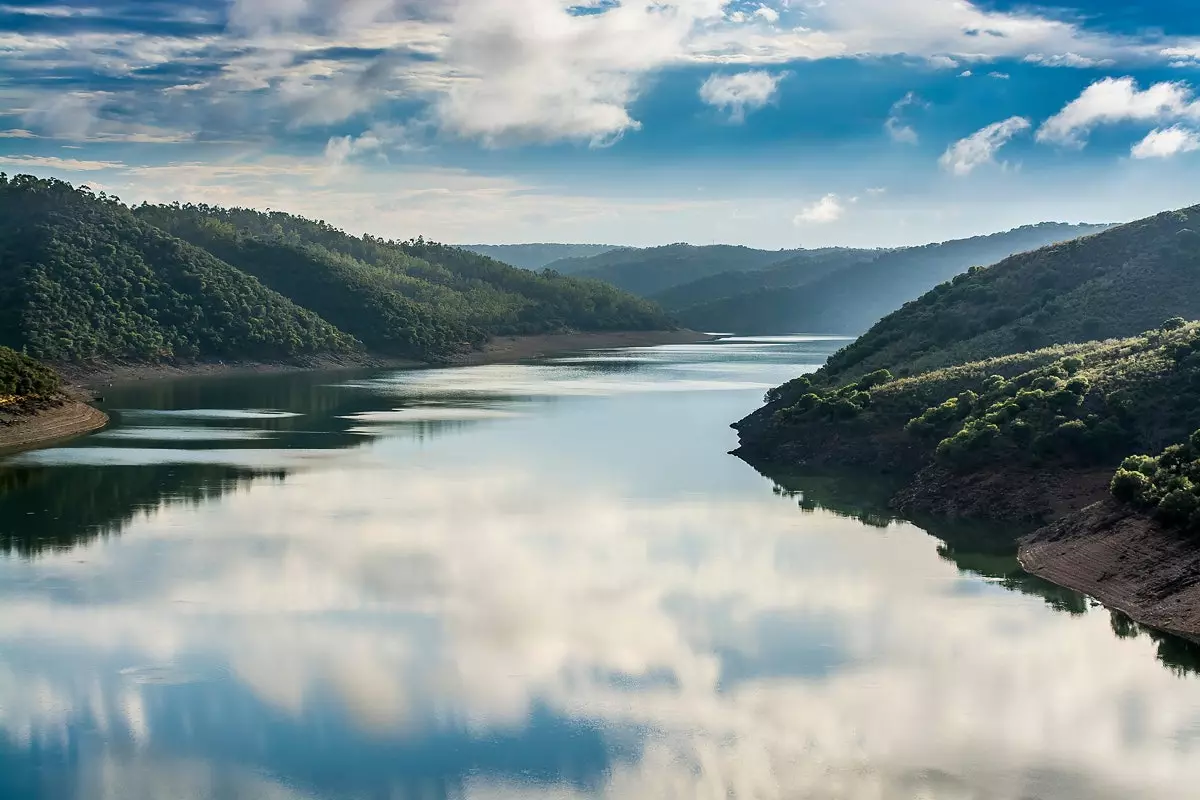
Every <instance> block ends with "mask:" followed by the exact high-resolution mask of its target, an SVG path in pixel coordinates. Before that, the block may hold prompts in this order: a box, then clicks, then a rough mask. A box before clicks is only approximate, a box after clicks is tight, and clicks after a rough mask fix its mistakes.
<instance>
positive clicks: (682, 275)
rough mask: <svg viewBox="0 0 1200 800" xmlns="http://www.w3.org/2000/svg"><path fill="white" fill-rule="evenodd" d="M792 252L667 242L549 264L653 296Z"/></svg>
mask: <svg viewBox="0 0 1200 800" xmlns="http://www.w3.org/2000/svg"><path fill="white" fill-rule="evenodd" d="M792 252H795V251H789V250H756V249H754V248H752V247H742V246H740V245H729V244H716V245H693V244H685V243H677V244H668V245H662V246H660V247H646V248H638V247H622V248H618V249H616V250H610V251H608V252H607V253H601V254H600V255H596V256H590V257H588V258H566V259H561V260H559V261H555V262H553V263H551V264H548V265H547V268H548V269H552V270H555V271H556V272H561V273H563V274H564V275H578V276H580V277H583V278H592V279H594V280H600V281H604V282H605V283H610V284H612V285H613V286H616V287H618V288H620V289H624V290H625V291H627V292H632V293H634V294H637V295H641V296H642V297H651V296H653V295H655V294H657V293H659V292H663V291H665V290H667V289H670V288H672V287H674V286H679V285H681V284H684V283H690V282H692V281H694V280H698V279H700V278H706V277H708V276H710V275H716V274H719V273H722V272H730V271H748V270H755V269H761V268H763V267H765V266H767V265H769V264H773V263H775V262H777V261H780V260H782V259H784V258H786V257H787V256H788V255H789V254H790V253H792Z"/></svg>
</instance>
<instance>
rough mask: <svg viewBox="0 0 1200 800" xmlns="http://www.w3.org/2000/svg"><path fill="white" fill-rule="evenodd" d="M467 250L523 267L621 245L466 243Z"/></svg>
mask: <svg viewBox="0 0 1200 800" xmlns="http://www.w3.org/2000/svg"><path fill="white" fill-rule="evenodd" d="M458 246H459V247H460V248H462V249H463V250H469V251H471V252H472V253H477V254H479V255H481V256H487V257H488V258H494V259H496V260H497V261H503V262H504V263H505V264H512V265H513V266H514V267H521V268H523V269H532V270H540V269H543V268H545V267H546V266H548V265H550V264H552V263H554V262H555V261H561V260H562V259H567V258H570V259H586V258H589V257H590V256H598V255H600V254H601V253H607V252H608V251H609V250H616V249H617V247H616V246H615V245H611V244H556V243H538V244H462V245H458ZM558 272H560V273H562V274H563V275H569V274H571V272H570V270H569V269H560V270H558Z"/></svg>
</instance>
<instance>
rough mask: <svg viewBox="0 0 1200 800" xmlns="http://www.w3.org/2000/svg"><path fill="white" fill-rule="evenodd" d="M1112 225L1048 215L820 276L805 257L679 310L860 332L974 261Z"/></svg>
mask: <svg viewBox="0 0 1200 800" xmlns="http://www.w3.org/2000/svg"><path fill="white" fill-rule="evenodd" d="M1105 228H1106V226H1099V225H1066V224H1061V223H1042V224H1040V225H1030V226H1026V227H1022V228H1017V229H1015V230H1012V231H1008V232H1005V233H997V234H992V235H990V236H977V237H973V238H970V239H958V240H953V241H948V242H942V243H938V244H929V245H925V246H923V247H907V248H903V249H899V250H890V251H881V252H876V253H869V252H863V251H859V252H860V253H861V254H862V257H861V258H851V259H850V263H849V264H847V265H845V266H844V267H843V268H841V269H836V270H834V271H831V272H827V273H825V274H824V275H818V277H816V279H814V280H804V279H803V278H804V275H805V272H804V269H805V268H806V266H807V265H806V264H805V263H804V262H803V261H801V262H799V267H800V268H799V269H797V268H795V267H790V268H789V265H788V264H787V263H786V262H785V263H782V264H779V265H777V266H775V267H772V268H771V269H768V270H761V271H758V272H750V273H747V275H746V277H747V278H749V279H751V280H757V281H759V282H760V283H759V287H758V288H756V289H754V290H752V291H746V292H742V293H741V294H735V295H732V296H729V297H723V298H720V299H717V300H713V301H710V302H700V303H697V304H696V305H692V306H690V307H687V308H680V309H679V310H678V312H677V314H678V317H679V319H680V320H681V321H682V322H683V323H684V324H685V325H687V326H689V327H694V328H697V329H700V330H721V331H735V332H738V333H791V332H796V331H808V332H813V333H846V334H854V333H860V332H862V331H864V330H866V329H867V328H869V327H870V326H871V325H872V324H873V323H875V322H876V321H877V320H879V318H880V317H882V316H883V315H885V314H887V313H888V312H890V311H893V310H894V309H896V308H899V307H900V306H901V305H903V304H904V303H905V302H908V301H909V300H912V299H913V298H916V297H919V296H920V295H921V294H923V293H924V292H926V291H928V290H929V289H931V288H932V287H934V286H936V285H937V284H939V283H941V282H942V281H945V280H947V279H949V278H951V277H953V276H954V275H957V274H959V273H962V272H965V271H966V270H967V269H969V268H971V267H973V266H985V265H988V264H993V263H995V262H997V261H1000V260H1001V259H1003V258H1006V257H1008V256H1010V255H1012V254H1014V253H1020V252H1023V251H1027V250H1033V249H1035V248H1038V247H1042V246H1044V245H1047V244H1051V243H1054V242H1062V241H1065V240H1069V239H1074V238H1077V237H1079V236H1084V235H1087V234H1091V233H1095V232H1097V231H1102V230H1105ZM851 255H852V256H853V252H852V253H851ZM810 274H811V273H810ZM792 276H794V277H795V278H798V279H800V280H801V282H800V283H799V284H794V285H793V286H792V287H791V288H783V289H781V288H780V283H781V282H782V281H784V280H786V279H788V278H789V277H792ZM686 288H687V287H679V289H678V290H677V291H680V292H682V291H684V290H685V289H686Z"/></svg>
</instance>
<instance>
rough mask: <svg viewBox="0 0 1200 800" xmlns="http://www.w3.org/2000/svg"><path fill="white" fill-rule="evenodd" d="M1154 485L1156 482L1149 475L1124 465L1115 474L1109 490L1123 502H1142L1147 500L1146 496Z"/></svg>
mask: <svg viewBox="0 0 1200 800" xmlns="http://www.w3.org/2000/svg"><path fill="white" fill-rule="evenodd" d="M1153 486H1154V482H1153V481H1152V480H1150V478H1149V476H1147V475H1145V474H1143V473H1141V472H1137V471H1135V470H1129V469H1125V468H1124V467H1122V468H1121V469H1119V470H1117V474H1116V475H1114V476H1113V479H1112V483H1111V484H1110V485H1109V491H1111V492H1112V495H1113V497H1115V498H1116V499H1118V500H1120V501H1121V502H1122V503H1137V504H1141V503H1144V502H1145V499H1146V496H1147V494H1149V492H1150V490H1151V488H1152V487H1153Z"/></svg>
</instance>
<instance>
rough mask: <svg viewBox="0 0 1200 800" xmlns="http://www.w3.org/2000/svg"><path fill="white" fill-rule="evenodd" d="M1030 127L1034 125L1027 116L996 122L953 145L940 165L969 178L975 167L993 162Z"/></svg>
mask: <svg viewBox="0 0 1200 800" xmlns="http://www.w3.org/2000/svg"><path fill="white" fill-rule="evenodd" d="M1030 127H1031V123H1030V121H1029V120H1028V119H1026V118H1025V117H1011V118H1009V119H1006V120H1004V121H1003V122H996V123H993V124H991V125H988V126H987V127H986V128H982V129H980V130H978V131H976V132H975V133H973V134H971V135H970V136H968V137H967V138H965V139H960V140H959V141H957V142H955V143H954V144H952V145H950V147H949V148H948V149H947V150H946V152H945V153H943V154H942V157H941V159H940V160H939V161H938V163H939V164H941V166H942V169H944V170H946V171H947V172H952V173H954V174H955V175H969V174H970V173H971V172H972V171H973V170H974V169H975V168H976V167H979V166H982V165H984V164H990V163H992V162H993V161H994V160H995V156H996V153H997V151H999V150H1000V148H1001V147H1003V146H1004V145H1006V144H1008V142H1009V141H1010V140H1011V139H1012V138H1013V137H1014V136H1016V135H1017V134H1018V133H1022V132H1023V131H1027V130H1029V128H1030Z"/></svg>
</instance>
